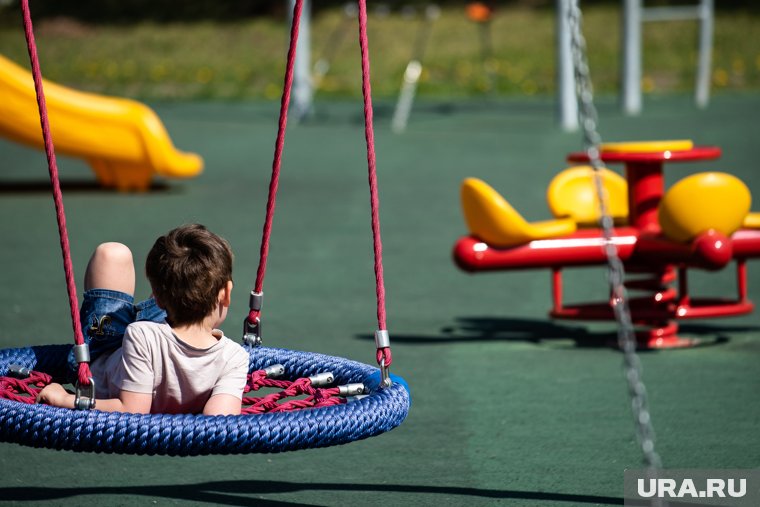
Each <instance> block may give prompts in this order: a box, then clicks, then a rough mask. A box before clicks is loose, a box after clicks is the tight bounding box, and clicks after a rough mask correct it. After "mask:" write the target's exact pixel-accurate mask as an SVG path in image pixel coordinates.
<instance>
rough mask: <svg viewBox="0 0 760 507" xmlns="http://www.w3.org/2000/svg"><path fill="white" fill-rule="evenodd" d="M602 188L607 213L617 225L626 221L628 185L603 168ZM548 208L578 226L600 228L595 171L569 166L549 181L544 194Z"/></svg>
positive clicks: (586, 167) (583, 166) (621, 178)
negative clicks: (570, 219) (573, 221)
mask: <svg viewBox="0 0 760 507" xmlns="http://www.w3.org/2000/svg"><path fill="white" fill-rule="evenodd" d="M600 176H601V178H602V187H603V189H604V192H605V193H606V199H605V202H606V205H607V213H609V215H610V216H611V217H612V218H613V220H614V222H615V224H616V225H623V224H625V223H626V221H627V219H628V184H627V183H626V181H625V178H623V177H622V176H620V175H619V174H617V173H615V172H613V171H610V170H609V169H606V168H602V169H601V170H600ZM546 201H547V203H548V204H549V209H550V210H551V212H552V214H553V215H554V216H555V217H557V218H566V217H569V218H572V219H573V220H575V223H576V224H577V225H578V227H596V226H598V225H599V215H600V213H599V197H598V196H597V191H596V184H595V182H594V168H593V167H591V166H588V165H582V166H575V167H569V168H567V169H565V170H564V171H562V172H560V173H559V174H557V175H556V176H555V177H554V178H552V180H551V182H550V183H549V187H548V188H547V191H546Z"/></svg>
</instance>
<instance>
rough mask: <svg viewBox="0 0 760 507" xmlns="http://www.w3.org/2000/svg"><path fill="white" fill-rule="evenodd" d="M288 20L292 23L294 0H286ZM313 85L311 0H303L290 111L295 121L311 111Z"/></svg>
mask: <svg viewBox="0 0 760 507" xmlns="http://www.w3.org/2000/svg"><path fill="white" fill-rule="evenodd" d="M288 6H289V13H290V22H291V24H292V23H293V7H294V6H295V0H288ZM313 98H314V87H313V84H312V81H311V1H310V0H303V10H302V11H301V24H300V26H299V28H298V44H297V45H296V61H295V66H294V68H293V94H292V99H291V106H290V107H291V111H292V114H293V117H294V119H295V120H296V121H301V120H303V119H304V118H306V117H307V116H309V114H311V111H312V101H313Z"/></svg>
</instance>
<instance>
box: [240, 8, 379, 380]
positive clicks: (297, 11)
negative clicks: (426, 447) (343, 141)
mask: <svg viewBox="0 0 760 507" xmlns="http://www.w3.org/2000/svg"><path fill="white" fill-rule="evenodd" d="M302 7H303V0H296V2H295V6H294V8H293V23H292V26H291V29H290V45H289V48H288V57H287V67H286V69H285V83H284V87H283V92H282V100H281V102H280V118H279V124H278V130H277V139H276V142H275V151H274V160H273V162H272V176H271V180H270V183H269V195H268V198H267V209H266V218H265V220H264V229H263V233H262V239H261V250H260V254H259V267H258V270H257V272H256V282H255V284H254V289H253V292H254V293H257V294H262V293H263V287H264V276H265V273H266V264H267V257H268V255H269V243H270V236H271V232H272V222H273V219H274V210H275V204H276V198H277V189H278V186H279V180H280V170H281V167H282V152H283V148H284V145H285V131H286V128H287V121H288V107H289V105H290V93H291V89H292V87H293V69H294V66H295V56H296V46H297V43H298V28H299V25H300V21H301V11H302ZM359 45H360V48H361V60H362V94H363V98H364V134H365V138H366V142H367V168H368V175H369V189H370V206H371V218H372V239H373V246H374V258H375V262H374V269H375V292H376V297H377V324H378V329H380V330H385V329H387V327H386V311H385V283H384V281H383V244H382V239H381V236H380V199H379V197H378V188H377V171H376V157H375V134H374V127H373V115H372V89H371V85H370V60H369V42H368V39H367V5H366V0H359ZM260 315H261V309H260V308H253V307H252V308H251V309H250V311H249V313H248V317H247V322H248V324H250V325H252V326H253V325H256V324H257V322H258V321H259V318H260ZM376 359H377V362H378V364H381V365H385V367H388V366H390V365H391V362H392V361H393V358H392V355H391V349H390V347H380V348H378V349H377V357H376Z"/></svg>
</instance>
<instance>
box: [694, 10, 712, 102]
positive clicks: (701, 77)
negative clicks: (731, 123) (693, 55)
mask: <svg viewBox="0 0 760 507" xmlns="http://www.w3.org/2000/svg"><path fill="white" fill-rule="evenodd" d="M713 23H714V8H713V0H702V2H701V3H700V6H699V63H698V67H697V83H696V93H695V95H694V100H695V101H696V102H697V107H701V108H705V107H707V104H708V103H709V102H710V67H711V65H712V45H713Z"/></svg>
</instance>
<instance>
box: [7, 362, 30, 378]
mask: <svg viewBox="0 0 760 507" xmlns="http://www.w3.org/2000/svg"><path fill="white" fill-rule="evenodd" d="M31 374H32V370H30V369H29V368H27V367H26V366H21V365H20V364H11V365H9V366H8V375H9V376H11V377H16V378H21V379H24V378H29V376H30V375H31Z"/></svg>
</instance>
